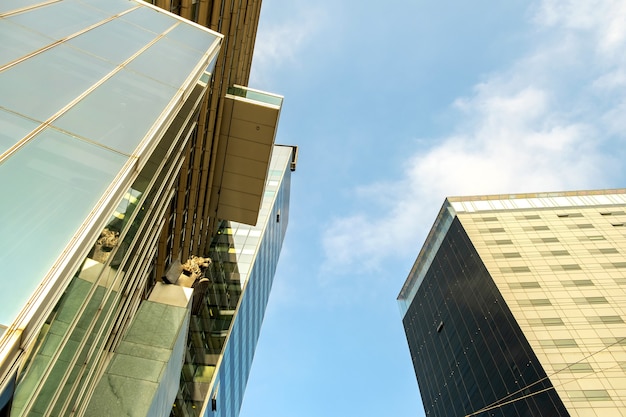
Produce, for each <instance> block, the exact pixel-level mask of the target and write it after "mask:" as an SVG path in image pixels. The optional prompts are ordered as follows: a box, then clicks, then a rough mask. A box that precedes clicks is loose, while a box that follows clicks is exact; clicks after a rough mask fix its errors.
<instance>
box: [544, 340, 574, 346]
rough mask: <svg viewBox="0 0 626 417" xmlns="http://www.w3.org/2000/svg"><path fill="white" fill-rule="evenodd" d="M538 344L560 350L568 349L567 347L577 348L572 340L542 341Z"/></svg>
mask: <svg viewBox="0 0 626 417" xmlns="http://www.w3.org/2000/svg"><path fill="white" fill-rule="evenodd" d="M539 344H540V345H541V346H543V347H546V348H550V347H561V348H569V347H578V344H577V343H576V341H575V340H574V339H547V340H546V339H544V340H540V341H539Z"/></svg>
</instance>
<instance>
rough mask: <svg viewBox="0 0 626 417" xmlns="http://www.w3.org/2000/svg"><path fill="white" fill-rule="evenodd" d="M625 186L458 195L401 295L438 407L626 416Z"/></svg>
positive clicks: (420, 367) (426, 396)
mask: <svg viewBox="0 0 626 417" xmlns="http://www.w3.org/2000/svg"><path fill="white" fill-rule="evenodd" d="M625 225H626V190H623V189H620V190H602V191H581V192H568V193H541V194H523V195H495V196H480V197H462V198H448V199H446V201H445V202H444V205H443V207H442V209H441V210H440V212H439V215H438V217H437V219H436V221H435V224H434V226H433V227H432V229H431V231H430V233H429V235H428V237H427V239H426V242H425V244H424V246H423V248H422V250H421V251H420V254H419V256H418V258H417V260H416V262H415V264H414V266H413V268H412V270H411V272H410V274H409V276H408V278H407V280H406V283H405V284H404V286H403V288H402V291H401V292H400V295H399V297H398V301H399V305H400V308H401V313H402V320H403V324H404V328H405V331H406V336H407V341H408V344H409V350H410V352H411V358H412V362H413V366H414V368H415V373H416V376H417V378H418V384H419V388H420V392H421V395H422V402H423V405H424V408H425V410H426V415H428V416H453V415H454V416H507V417H509V416H580V417H582V416H624V415H626V411H624V410H626V323H625V322H624V319H625V318H626V303H625V302H626V262H625V258H624V254H625V253H626V227H625Z"/></svg>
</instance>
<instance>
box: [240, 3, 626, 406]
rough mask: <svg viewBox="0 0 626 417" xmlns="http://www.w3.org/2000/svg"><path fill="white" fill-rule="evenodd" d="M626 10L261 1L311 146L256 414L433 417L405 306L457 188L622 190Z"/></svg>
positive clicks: (298, 124)
mask: <svg viewBox="0 0 626 417" xmlns="http://www.w3.org/2000/svg"><path fill="white" fill-rule="evenodd" d="M625 21H626V3H624V2H623V1H613V0H602V1H595V0H587V1H584V2H581V1H576V0H561V1H558V0H537V1H528V0H524V1H522V0H508V1H506V2H503V1H495V0H491V1H488V0H476V1H473V2H467V1H460V0H452V1H448V2H432V1H428V2H427V1H422V0H413V1H407V0H389V1H387V2H384V3H381V2H373V1H359V2H357V1H354V0H343V1H337V0H334V1H329V0H318V1H316V2H310V1H304V0H264V1H263V9H262V12H261V24H260V29H259V33H258V36H257V44H256V50H255V60H254V64H253V67H252V77H251V80H250V83H249V85H250V86H251V87H253V88H260V89H264V90H268V91H272V92H276V93H279V94H283V95H284V96H285V102H284V107H283V111H282V114H281V120H280V128H279V132H278V136H277V142H279V143H285V144H296V145H298V146H299V147H300V159H299V162H298V170H297V171H296V173H295V174H294V177H293V182H292V197H291V198H292V199H291V214H290V224H289V231H288V234H287V238H286V241H285V244H284V246H283V252H282V255H281V261H280V265H279V269H278V273H277V276H276V279H275V282H274V288H273V291H272V295H271V297H270V302H269V306H268V309H267V312H266V316H265V322H264V325H263V329H262V332H261V337H260V340H259V345H258V349H257V352H256V356H255V360H254V364H253V367H252V372H251V376H250V380H249V384H248V389H247V392H246V398H245V400H244V404H243V408H242V413H241V416H242V417H265V416H268V417H269V416H271V417H283V416H284V417H287V416H288V417H293V416H299V417H308V416H316V417H317V416H320V415H324V416H362V417H363V416H364V417H367V416H376V417H380V416H398V417H403V416H422V415H423V410H422V407H421V403H420V400H419V392H418V388H417V382H416V379H415V376H414V374H413V369H412V365H411V361H410V356H409V352H408V348H407V345H406V340H405V337H404V332H403V330H402V324H401V318H400V314H399V311H398V308H397V305H396V301H395V299H396V296H397V294H398V292H399V290H400V288H401V286H402V284H403V283H404V280H405V278H406V275H407V273H408V271H409V270H410V268H411V266H412V264H413V261H414V260H415V257H416V256H417V254H418V251H419V249H420V247H421V244H422V243H423V240H424V237H425V235H426V233H427V232H428V230H429V228H430V226H431V224H432V222H433V221H434V218H435V216H436V214H437V211H438V209H439V207H440V206H441V204H442V203H443V200H444V198H445V197H446V196H448V195H474V194H487V193H520V192H536V191H560V190H574V189H592V188H614V187H623V186H624V179H625V178H626V172H625V170H624V164H623V162H622V161H623V160H624V153H625V152H624V149H625V146H624V141H625V135H624V132H626V117H625V116H624V114H625V113H626V94H625V93H626V25H624V24H623V22H625Z"/></svg>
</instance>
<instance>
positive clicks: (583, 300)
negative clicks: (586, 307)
mask: <svg viewBox="0 0 626 417" xmlns="http://www.w3.org/2000/svg"><path fill="white" fill-rule="evenodd" d="M573 300H574V302H575V303H576V304H608V303H609V301H608V300H607V299H606V298H605V297H575V298H573Z"/></svg>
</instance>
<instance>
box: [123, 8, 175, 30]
mask: <svg viewBox="0 0 626 417" xmlns="http://www.w3.org/2000/svg"><path fill="white" fill-rule="evenodd" d="M120 19H123V20H127V21H129V22H130V23H133V24H135V25H137V26H139V27H142V28H144V29H147V30H149V31H152V32H154V33H159V34H160V33H163V31H165V30H166V29H168V28H170V27H171V26H172V25H173V24H175V23H176V22H177V20H176V19H174V18H173V17H170V16H167V15H166V14H165V13H161V12H160V11H158V10H154V9H151V8H149V7H142V8H140V9H137V10H133V11H132V12H130V13H128V14H125V15H124V16H122V17H120Z"/></svg>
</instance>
